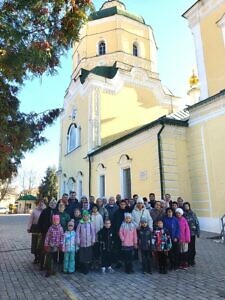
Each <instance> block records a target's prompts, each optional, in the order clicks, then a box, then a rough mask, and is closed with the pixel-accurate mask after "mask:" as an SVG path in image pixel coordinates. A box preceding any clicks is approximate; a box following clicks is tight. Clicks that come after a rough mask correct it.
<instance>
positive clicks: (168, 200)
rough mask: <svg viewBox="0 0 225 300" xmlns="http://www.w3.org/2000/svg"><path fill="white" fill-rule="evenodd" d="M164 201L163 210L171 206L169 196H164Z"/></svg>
mask: <svg viewBox="0 0 225 300" xmlns="http://www.w3.org/2000/svg"><path fill="white" fill-rule="evenodd" d="M164 201H165V208H168V207H171V206H172V200H171V196H170V194H165V197H164Z"/></svg>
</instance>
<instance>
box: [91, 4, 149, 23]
mask: <svg viewBox="0 0 225 300" xmlns="http://www.w3.org/2000/svg"><path fill="white" fill-rule="evenodd" d="M114 15H121V16H124V17H127V18H130V19H132V20H135V21H137V22H139V23H142V24H145V21H144V19H143V18H142V17H141V16H137V15H134V14H131V13H129V12H127V11H124V10H121V9H118V8H117V7H116V6H114V7H109V8H106V9H101V10H98V11H96V12H94V13H92V14H90V16H89V21H92V20H98V19H103V18H107V17H111V16H114Z"/></svg>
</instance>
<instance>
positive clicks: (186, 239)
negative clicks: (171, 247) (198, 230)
mask: <svg viewBox="0 0 225 300" xmlns="http://www.w3.org/2000/svg"><path fill="white" fill-rule="evenodd" d="M183 213H184V211H183V209H182V208H177V209H176V216H177V220H178V223H179V229H180V233H179V248H180V258H179V261H180V264H179V269H182V270H187V268H188V243H190V240H191V236H190V229H189V225H188V222H187V220H186V219H185V218H184V217H183Z"/></svg>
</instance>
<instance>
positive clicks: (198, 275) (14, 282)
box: [0, 216, 225, 300]
mask: <svg viewBox="0 0 225 300" xmlns="http://www.w3.org/2000/svg"><path fill="white" fill-rule="evenodd" d="M27 219H28V217H27V216H0V300H9V299H10V300H11V299H13V300H14V299H15V300H16V299H21V300H22V299H29V300H33V299H34V300H35V299H37V300H41V299H45V300H52V299H60V300H64V299H71V300H74V299H115V300H116V299H120V300H123V299H124V300H125V299H163V300H173V299H178V300H182V299H194V300H204V299H212V300H216V299H225V245H223V244H220V243H216V242H215V241H214V240H212V239H208V238H207V237H209V236H212V234H206V233H202V236H201V238H200V239H198V241H197V258H196V260H197V265H196V266H195V267H193V268H189V269H188V270H187V271H182V270H179V271H173V272H170V273H168V274H167V275H163V274H158V273H157V272H156V271H155V272H154V273H153V275H143V274H142V273H141V271H140V266H139V265H138V264H137V265H136V266H135V273H134V274H130V275H128V274H125V273H123V272H122V270H121V271H116V272H115V273H114V274H104V275H102V274H101V273H100V272H90V273H89V274H88V275H83V274H80V273H75V274H74V275H64V274H58V275H57V276H52V277H49V278H47V279H46V278H45V277H44V273H43V272H41V271H39V270H38V267H37V266H34V265H32V260H33V256H32V255H31V254H30V236H29V235H28V234H27V233H26V224H27Z"/></svg>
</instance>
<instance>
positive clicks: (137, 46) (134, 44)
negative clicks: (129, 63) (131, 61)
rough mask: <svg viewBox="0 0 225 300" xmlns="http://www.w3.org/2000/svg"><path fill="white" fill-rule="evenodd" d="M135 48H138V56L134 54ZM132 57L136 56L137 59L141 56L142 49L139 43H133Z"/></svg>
mask: <svg viewBox="0 0 225 300" xmlns="http://www.w3.org/2000/svg"><path fill="white" fill-rule="evenodd" d="M134 47H136V51H137V53H136V54H137V55H136V54H134ZM132 55H133V56H135V57H139V56H140V47H139V44H138V43H137V42H133V45H132Z"/></svg>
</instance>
